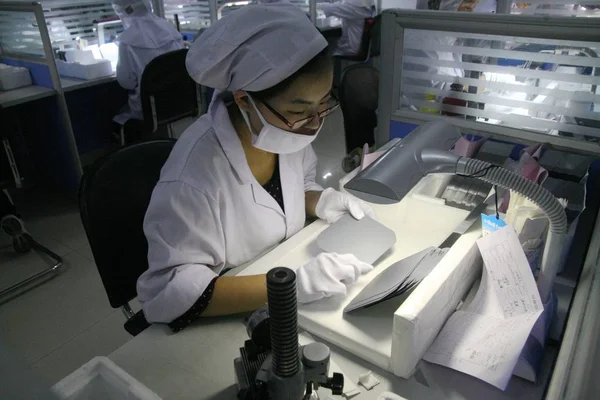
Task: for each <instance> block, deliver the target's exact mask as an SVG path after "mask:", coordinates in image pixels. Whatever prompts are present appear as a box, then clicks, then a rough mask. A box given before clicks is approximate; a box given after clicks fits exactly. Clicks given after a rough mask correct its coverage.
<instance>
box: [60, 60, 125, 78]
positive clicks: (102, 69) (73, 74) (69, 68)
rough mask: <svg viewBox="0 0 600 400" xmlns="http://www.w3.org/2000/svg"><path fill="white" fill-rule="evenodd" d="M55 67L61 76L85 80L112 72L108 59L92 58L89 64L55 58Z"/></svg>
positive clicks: (108, 74)
mask: <svg viewBox="0 0 600 400" xmlns="http://www.w3.org/2000/svg"><path fill="white" fill-rule="evenodd" d="M56 67H57V69H58V73H59V74H60V75H61V76H67V77H70V78H79V79H85V80H90V79H96V78H102V77H105V76H111V75H112V74H113V69H112V66H111V64H110V61H108V60H94V61H93V62H91V63H89V64H80V63H75V62H73V63H70V62H64V61H62V60H56Z"/></svg>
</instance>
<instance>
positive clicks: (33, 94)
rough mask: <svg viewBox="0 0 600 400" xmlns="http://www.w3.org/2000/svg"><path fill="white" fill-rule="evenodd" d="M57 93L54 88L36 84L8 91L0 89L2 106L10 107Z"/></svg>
mask: <svg viewBox="0 0 600 400" xmlns="http://www.w3.org/2000/svg"><path fill="white" fill-rule="evenodd" d="M55 93H56V92H55V91H54V89H51V88H47V87H44V86H36V85H31V86H24V87H22V88H18V89H13V90H7V91H3V90H0V106H1V107H3V108H8V107H12V106H16V105H19V104H23V103H27V102H29V101H34V100H38V99H42V98H44V97H50V96H54V94H55Z"/></svg>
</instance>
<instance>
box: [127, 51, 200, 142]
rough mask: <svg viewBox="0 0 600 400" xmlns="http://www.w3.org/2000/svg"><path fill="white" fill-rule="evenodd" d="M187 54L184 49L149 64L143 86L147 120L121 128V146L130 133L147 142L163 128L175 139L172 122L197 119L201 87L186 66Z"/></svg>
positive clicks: (141, 89) (130, 121)
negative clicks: (191, 118)
mask: <svg viewBox="0 0 600 400" xmlns="http://www.w3.org/2000/svg"><path fill="white" fill-rule="evenodd" d="M187 52H188V50H187V49H181V50H175V51H172V52H169V53H165V54H162V55H160V56H158V57H156V58H155V59H153V60H152V61H150V62H149V63H148V65H146V68H144V72H143V74H142V80H141V83H140V96H141V100H142V114H143V117H144V119H143V120H141V121H140V120H135V119H130V120H129V121H127V122H126V123H125V124H124V125H123V126H122V127H121V132H120V140H121V145H123V144H124V143H125V142H126V138H125V135H126V134H127V133H129V132H131V133H133V135H135V133H137V136H138V137H137V138H138V139H139V138H141V139H147V138H148V137H150V135H151V134H152V133H154V132H156V131H157V129H158V128H159V127H162V126H166V127H167V129H168V132H169V137H172V129H171V124H172V123H173V122H176V121H179V120H181V119H183V118H187V117H194V116H197V115H198V114H199V111H201V110H202V108H203V107H202V105H201V99H202V96H201V94H200V87H199V86H198V85H197V84H196V82H194V81H193V80H192V78H190V75H189V74H188V72H187V69H186V67H185V57H186V56H187Z"/></svg>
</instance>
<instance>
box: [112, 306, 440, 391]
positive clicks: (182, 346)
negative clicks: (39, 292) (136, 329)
mask: <svg viewBox="0 0 600 400" xmlns="http://www.w3.org/2000/svg"><path fill="white" fill-rule="evenodd" d="M246 339H247V335H246V332H245V327H244V325H243V323H242V318H241V317H226V318H214V319H206V320H204V321H202V323H201V324H196V325H195V326H191V327H188V328H187V329H185V330H183V331H181V332H179V333H176V334H173V333H171V332H170V329H169V328H168V327H166V326H161V325H153V326H151V327H150V328H148V329H146V330H145V331H144V332H142V333H141V334H139V335H138V336H136V337H135V338H134V339H132V340H131V341H129V342H128V343H126V344H125V345H123V346H122V347H121V348H119V349H117V350H116V351H115V352H113V353H112V354H110V355H109V358H110V359H111V360H113V361H114V362H115V363H116V364H117V365H119V366H120V367H121V368H123V369H124V370H125V371H127V372H128V373H129V374H131V375H132V376H133V377H134V378H136V379H138V380H139V381H140V382H142V383H143V384H144V385H146V386H148V388H150V389H151V390H153V391H154V392H155V393H156V394H158V395H159V396H160V397H162V398H163V399H164V400H171V399H173V400H174V399H194V400H198V399H211V400H228V399H235V398H236V392H237V390H236V386H235V376H234V372H233V360H234V358H237V357H239V355H240V353H239V348H240V347H242V346H243V344H244V341H245V340H246ZM332 350H333V356H332V357H333V359H334V360H335V362H336V363H337V364H338V365H339V367H340V368H341V369H342V371H343V372H344V374H346V375H347V376H346V377H345V378H346V379H352V380H354V381H356V380H357V379H358V375H359V374H361V373H364V372H366V371H367V370H369V369H371V370H373V372H374V373H375V374H376V376H377V378H378V379H379V380H380V381H381V384H380V385H378V386H376V387H375V388H374V389H373V390H371V391H369V392H367V391H366V390H365V389H364V388H361V391H362V393H361V394H360V395H358V396H356V397H353V399H355V400H366V399H372V400H375V399H376V398H377V397H378V396H379V394H381V393H383V392H384V391H386V390H388V391H393V392H396V393H399V394H401V395H404V396H405V397H407V398H409V399H431V400H437V399H442V397H437V396H436V395H435V392H433V391H432V390H431V389H429V388H427V387H426V386H423V385H421V384H420V383H418V382H416V380H410V381H405V380H401V379H398V378H395V377H394V376H393V375H392V374H390V373H388V372H385V371H382V370H380V369H378V368H375V367H373V366H369V365H367V366H363V365H361V362H360V360H359V359H357V358H355V357H354V356H352V355H350V354H349V353H347V352H345V351H343V350H339V349H337V348H333V347H332ZM321 393H322V394H325V395H326V394H327V393H328V391H326V390H325V391H323V392H320V394H321ZM329 393H330V392H329ZM321 398H322V399H326V398H327V397H326V396H321ZM340 399H341V398H340Z"/></svg>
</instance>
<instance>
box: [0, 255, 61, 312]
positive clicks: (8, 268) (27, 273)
mask: <svg viewBox="0 0 600 400" xmlns="http://www.w3.org/2000/svg"><path fill="white" fill-rule="evenodd" d="M50 247H52V246H50ZM52 250H54V249H52ZM68 252H69V251H67V252H66V253H68ZM59 253H61V254H59V255H60V256H64V255H65V252H59ZM54 264H55V261H54V260H52V259H50V258H49V257H47V256H46V255H45V254H42V253H40V252H37V251H33V250H32V251H30V252H29V253H25V254H19V253H16V252H15V251H14V250H13V248H12V246H7V247H3V248H1V249H0V291H1V290H4V289H7V288H9V287H11V286H13V285H15V284H17V283H19V282H21V281H23V280H25V279H28V278H29V277H31V276H33V275H35V274H37V273H39V272H42V271H43V270H45V269H48V268H51V267H52V266H54ZM0 301H2V300H1V299H0Z"/></svg>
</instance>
